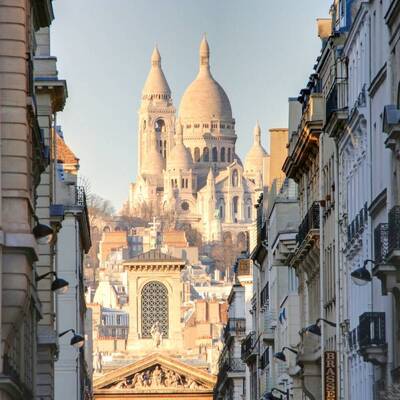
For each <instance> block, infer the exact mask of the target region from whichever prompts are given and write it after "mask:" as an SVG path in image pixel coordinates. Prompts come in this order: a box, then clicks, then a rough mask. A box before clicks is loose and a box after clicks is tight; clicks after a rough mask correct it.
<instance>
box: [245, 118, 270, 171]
mask: <svg viewBox="0 0 400 400" xmlns="http://www.w3.org/2000/svg"><path fill="white" fill-rule="evenodd" d="M253 137H254V140H253V145H252V146H251V149H250V151H249V152H248V153H247V155H246V159H245V162H244V169H245V171H246V172H251V171H253V172H255V171H262V168H263V160H264V157H266V156H267V152H266V151H265V150H264V148H263V147H262V145H261V127H260V124H259V123H258V121H257V123H256V126H255V127H254V130H253Z"/></svg>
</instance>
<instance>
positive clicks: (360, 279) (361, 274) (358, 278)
mask: <svg viewBox="0 0 400 400" xmlns="http://www.w3.org/2000/svg"><path fill="white" fill-rule="evenodd" d="M369 262H371V263H373V264H376V262H375V261H374V260H365V261H364V264H363V266H362V267H360V268H357V269H356V270H354V271H353V272H352V273H351V274H350V276H351V280H352V281H353V282H354V283H355V284H356V285H358V286H364V285H366V284H367V283H368V282H371V281H372V276H371V273H370V272H369V271H368V269H367V264H368V263H369Z"/></svg>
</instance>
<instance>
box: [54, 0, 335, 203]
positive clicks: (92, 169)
mask: <svg viewBox="0 0 400 400" xmlns="http://www.w3.org/2000/svg"><path fill="white" fill-rule="evenodd" d="M53 3H54V9H55V20H54V21H53V25H52V37H51V40H52V55H54V56H56V57H57V58H58V71H59V77H60V78H64V79H67V85H68V93H69V98H68V99H67V105H66V107H65V110H64V112H62V113H60V114H59V115H58V123H59V124H60V125H62V129H63V131H64V136H65V139H66V142H67V143H68V144H69V145H70V146H71V148H72V149H73V151H74V152H75V153H76V155H77V156H78V157H79V158H80V160H81V161H80V162H81V174H82V175H83V176H85V177H86V178H88V179H89V180H90V182H91V188H92V191H93V192H96V193H97V194H99V195H101V196H103V197H104V198H107V199H109V200H111V201H112V202H113V203H114V205H115V206H116V208H119V207H120V206H121V205H122V203H123V202H124V201H125V200H126V199H127V197H128V185H129V182H131V181H134V179H135V177H136V172H137V147H136V146H137V111H138V109H139V104H140V95H141V90H142V87H143V84H144V81H145V79H146V76H147V73H148V71H149V68H150V55H151V52H152V50H153V47H154V45H155V44H156V43H157V45H158V48H159V50H160V53H161V57H162V66H163V69H164V73H165V75H166V78H167V80H168V82H169V86H170V88H171V90H172V96H173V99H174V105H175V107H176V108H177V109H178V108H179V102H180V99H181V96H182V94H183V92H184V90H185V88H186V87H187V86H188V85H189V83H190V82H191V81H192V80H193V79H194V78H195V76H196V74H197V70H198V48H199V43H200V40H201V37H202V34H203V32H206V33H207V38H208V41H209V44H210V49H211V68H212V73H213V75H214V78H215V79H216V80H217V81H218V82H219V83H220V84H221V85H222V86H223V88H224V89H225V91H226V93H227V94H228V96H229V98H230V101H231V105H232V110H233V115H234V118H235V119H236V133H237V136H238V141H237V153H238V154H239V155H240V156H241V158H242V159H244V156H245V154H246V152H247V151H248V149H249V148H250V146H251V142H252V130H253V127H254V125H255V121H256V120H257V119H258V120H259V121H260V124H261V128H262V130H263V143H264V145H265V146H266V147H267V130H268V129H269V128H272V127H285V126H287V99H288V97H292V96H297V94H298V92H299V90H300V89H301V88H302V87H303V86H304V85H305V84H306V83H307V80H308V76H309V75H310V73H311V72H312V67H313V65H314V61H315V59H316V57H317V56H318V54H319V51H320V46H321V45H320V40H319V39H318V37H317V35H316V18H318V17H326V16H328V11H329V6H330V4H331V3H332V0H301V1H299V0H278V1H273V0H111V1H110V0H56V1H54V2H53Z"/></svg>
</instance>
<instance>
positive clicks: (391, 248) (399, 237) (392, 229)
mask: <svg viewBox="0 0 400 400" xmlns="http://www.w3.org/2000/svg"><path fill="white" fill-rule="evenodd" d="M388 218H389V221H388V255H387V262H388V263H391V264H394V265H396V266H400V228H399V227H400V206H394V207H393V208H392V209H391V210H390V211H389V216H388Z"/></svg>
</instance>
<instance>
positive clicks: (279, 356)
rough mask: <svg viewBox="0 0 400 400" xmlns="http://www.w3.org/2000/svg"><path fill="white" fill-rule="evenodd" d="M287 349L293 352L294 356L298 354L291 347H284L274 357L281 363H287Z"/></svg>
mask: <svg viewBox="0 0 400 400" xmlns="http://www.w3.org/2000/svg"><path fill="white" fill-rule="evenodd" d="M285 349H286V350H289V351H291V352H292V353H294V354H298V353H297V351H296V350H293V349H291V348H290V347H286V346H284V347H282V350H281V351H278V352H277V353H275V354H274V357H275V358H276V359H277V360H279V361H286V355H285Z"/></svg>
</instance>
